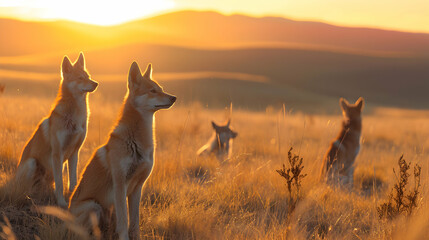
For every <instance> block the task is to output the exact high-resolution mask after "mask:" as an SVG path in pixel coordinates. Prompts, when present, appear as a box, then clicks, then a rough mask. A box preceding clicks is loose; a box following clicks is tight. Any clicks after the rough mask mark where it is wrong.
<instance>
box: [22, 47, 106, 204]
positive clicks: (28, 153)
mask: <svg viewBox="0 0 429 240" xmlns="http://www.w3.org/2000/svg"><path fill="white" fill-rule="evenodd" d="M61 72H62V80H61V84H60V88H59V91H58V97H57V99H56V102H55V104H54V105H53V107H52V109H51V112H50V113H49V115H48V116H47V117H46V118H44V119H42V121H41V122H40V123H39V125H38V126H37V128H36V131H35V132H34V133H33V135H32V136H31V138H30V139H29V140H28V142H27V143H26V145H25V147H24V150H23V152H22V155H21V159H20V161H19V163H18V170H17V173H16V178H17V179H18V180H19V181H23V182H25V183H26V184H28V185H29V186H28V187H32V185H33V184H34V182H37V181H38V180H40V179H47V180H48V182H50V183H51V182H52V180H54V181H55V196H56V199H57V203H58V205H59V206H61V207H67V203H66V201H65V198H64V195H63V178H62V170H63V163H64V162H65V161H68V169H69V179H70V180H69V191H73V189H74V187H75V186H76V183H77V163H78V156H79V151H80V148H81V146H82V144H83V142H84V140H85V138H86V131H87V124H88V115H89V109H88V93H89V92H93V91H95V89H96V88H97V86H98V83H97V82H95V81H93V80H91V79H90V76H89V74H88V72H87V71H86V68H85V58H84V56H83V54H82V53H80V55H79V58H78V60H77V61H76V62H75V63H74V65H72V64H71V62H70V60H69V58H68V57H67V56H65V57H64V59H63V62H62V67H61Z"/></svg>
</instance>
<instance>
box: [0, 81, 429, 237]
mask: <svg viewBox="0 0 429 240" xmlns="http://www.w3.org/2000/svg"><path fill="white" fill-rule="evenodd" d="M167 91H168V89H167ZM178 97H179V99H180V96H178ZM53 101H54V98H50V97H40V96H34V97H28V96H19V95H16V96H13V95H4V96H0V106H1V107H0V166H1V169H0V170H1V171H2V173H1V189H0V190H1V191H0V212H1V213H2V215H3V216H4V217H7V219H8V220H9V221H10V225H9V227H8V225H7V223H6V220H5V219H2V220H1V222H2V226H3V230H2V231H3V232H2V235H0V237H2V238H9V239H13V238H12V236H13V234H12V233H11V231H10V230H12V231H13V233H14V234H15V235H16V236H17V238H18V239H38V238H40V239H82V236H79V235H76V234H75V233H73V232H72V231H71V230H70V229H69V227H70V226H69V224H64V223H63V221H61V220H58V219H57V218H56V217H53V216H50V215H46V214H41V213H38V212H37V209H38V207H39V206H44V205H53V204H54V203H55V200H54V198H53V195H52V189H50V190H49V191H50V193H49V192H48V194H47V195H45V196H44V197H42V198H22V197H18V196H17V195H16V194H14V192H15V190H17V189H19V183H18V185H13V184H12V183H11V182H9V181H8V179H9V178H10V177H11V176H12V175H13V174H14V171H15V169H16V164H17V161H18V159H19V156H20V153H21V150H22V148H23V146H24V144H25V142H26V141H27V139H28V138H29V137H30V135H31V134H32V132H33V130H34V129H35V127H36V125H37V123H38V122H39V121H40V120H41V118H42V117H44V116H45V115H47V114H48V112H49V109H50V106H51V104H52V102H53ZM89 103H90V108H91V116H90V120H89V129H88V136H87V139H86V141H85V143H84V145H83V147H82V150H81V153H80V162H79V170H82V169H83V167H84V165H85V163H86V161H87V160H88V159H89V157H90V155H91V154H92V152H93V151H94V150H95V149H96V148H97V146H99V145H101V144H103V143H104V141H105V140H106V138H107V134H108V132H109V131H110V129H111V126H112V124H113V123H114V121H115V119H116V117H117V114H118V111H119V108H120V104H121V99H117V100H116V101H105V99H103V98H102V97H101V96H99V95H98V94H97V92H96V93H95V94H93V95H90V101H89ZM288 109H289V107H288V106H287V105H286V111H285V112H284V111H282V109H274V108H268V109H267V111H266V112H251V111H246V110H240V109H234V110H233V111H232V126H233V128H234V129H235V130H236V131H238V133H239V136H238V137H237V138H236V141H235V142H234V149H233V157H232V158H231V159H229V160H227V161H224V162H219V161H218V160H217V159H216V158H197V157H196V154H195V152H196V151H197V150H198V148H199V147H200V146H202V145H203V144H204V143H205V142H206V141H207V140H208V138H209V137H210V135H211V134H212V129H211V125H210V120H215V121H217V122H223V121H225V120H226V119H227V117H228V116H229V114H230V111H229V109H217V110H216V109H207V108H205V107H203V106H201V104H198V103H195V104H191V105H184V104H181V103H180V102H179V103H178V104H177V105H175V106H173V107H172V109H170V110H167V111H160V112H158V113H157V114H156V138H157V149H156V163H155V167H154V170H153V173H152V175H151V177H150V178H149V180H148V181H147V183H146V185H145V187H144V189H143V196H142V201H141V206H140V211H141V213H140V230H141V237H142V239H321V238H323V237H325V238H326V239H424V238H425V237H426V236H428V235H427V234H428V233H429V230H428V229H429V209H428V207H429V206H428V203H429V202H428V200H427V196H428V191H427V189H428V183H429V181H428V176H429V174H428V173H429V166H428V158H429V152H428V149H429V138H428V136H429V121H428V118H429V111H415V110H400V109H381V108H380V109H378V108H375V109H373V110H372V111H371V113H366V112H365V110H364V113H363V134H362V135H363V136H362V146H361V152H360V154H359V155H358V157H357V159H356V162H355V165H356V171H355V175H354V178H355V183H354V188H353V189H352V190H351V191H346V190H341V189H333V188H330V187H328V186H326V185H323V184H320V183H318V174H319V169H320V166H321V161H322V157H323V155H324V154H325V151H326V150H327V148H328V145H329V142H330V140H331V139H332V138H333V137H335V136H336V134H337V132H338V131H339V127H340V126H341V115H340V111H339V107H338V114H336V115H306V114H303V113H296V112H293V111H289V110H288ZM290 147H293V148H294V150H293V152H294V153H296V154H299V155H300V156H301V157H303V158H304V170H303V172H304V173H305V174H307V176H306V177H305V178H304V180H303V184H302V190H301V193H302V196H303V199H302V200H301V201H300V202H299V203H298V206H297V208H296V210H295V211H294V212H293V213H288V204H289V203H288V192H287V189H286V186H285V184H284V179H282V178H281V177H280V176H279V175H278V174H277V172H276V171H275V170H276V169H280V168H281V167H282V164H283V163H285V164H287V162H286V160H287V152H288V150H289V148H290ZM401 154H404V156H405V159H407V161H411V162H412V163H413V164H414V163H418V164H419V165H421V166H422V187H421V195H420V197H419V200H418V202H419V204H418V208H417V210H416V211H415V214H414V215H413V216H412V217H410V218H398V219H395V220H394V221H387V220H379V219H378V215H377V211H376V207H377V206H378V205H380V204H381V203H382V202H384V201H385V200H386V198H387V195H388V194H389V192H390V189H391V188H392V186H393V183H394V181H395V175H394V173H393V171H392V168H396V169H397V160H398V158H399V157H400V156H401ZM64 176H66V174H65V175H64ZM65 181H66V180H65Z"/></svg>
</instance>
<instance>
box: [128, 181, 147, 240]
mask: <svg viewBox="0 0 429 240" xmlns="http://www.w3.org/2000/svg"><path fill="white" fill-rule="evenodd" d="M142 187H143V184H139V185H138V186H137V187H136V188H135V189H134V192H133V193H131V194H130V195H129V196H128V210H129V215H130V230H129V234H130V237H131V239H140V211H139V210H140V209H139V207H140V199H141V193H142Z"/></svg>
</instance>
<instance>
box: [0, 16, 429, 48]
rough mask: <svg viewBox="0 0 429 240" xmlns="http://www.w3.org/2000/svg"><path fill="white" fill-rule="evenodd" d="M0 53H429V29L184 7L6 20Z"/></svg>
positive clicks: (1, 23) (2, 21)
mask: <svg viewBox="0 0 429 240" xmlns="http://www.w3.org/2000/svg"><path fill="white" fill-rule="evenodd" d="M0 35H1V36H7V37H2V38H0V56H11V55H27V54H35V53H51V52H58V51H59V52H64V51H77V50H88V49H93V48H101V47H106V46H116V45H124V44H130V43H142V42H144V43H154V44H165V45H174V46H183V47H197V48H225V47H228V48H231V47H232V48H236V47H255V46H256V47H275V48H279V47H281V48H283V47H286V48H301V49H303V48H304V49H306V48H311V49H315V48H322V49H328V50H331V51H341V52H344V51H346V52H350V51H354V52H356V53H363V54H391V53H402V54H404V53H407V54H425V55H426V54H429V34H418V33H406V32H397V31H386V30H379V29H369V28H350V27H339V26H333V25H329V24H324V23H318V22H306V21H292V20H288V19H284V18H278V17H264V18H254V17H248V16H243V15H232V16H225V15H222V14H219V13H215V12H195V11H181V12H173V13H168V14H164V15H159V16H156V17H153V18H149V19H143V20H139V21H134V22H129V23H125V24H122V25H118V26H111V27H101V26H92V25H85V24H79V23H71V22H66V21H58V22H22V21H17V20H10V19H0Z"/></svg>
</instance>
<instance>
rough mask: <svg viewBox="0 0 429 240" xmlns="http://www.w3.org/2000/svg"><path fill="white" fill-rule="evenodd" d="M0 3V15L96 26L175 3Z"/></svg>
mask: <svg viewBox="0 0 429 240" xmlns="http://www.w3.org/2000/svg"><path fill="white" fill-rule="evenodd" d="M0 6H1V8H0V15H3V16H9V17H17V18H20V19H26V20H27V19H34V18H39V19H45V20H56V19H65V20H72V21H76V22H82V23H89V24H96V25H115V24H120V23H124V22H127V21H131V20H135V19H138V18H142V17H146V16H150V15H153V14H157V13H159V12H162V11H166V10H169V9H171V8H173V7H174V6H175V3H174V2H173V1H171V0H157V1H151V2H148V1H137V0H122V1H99V0H97V1H86V0H74V1H56V0H41V1H30V0H0Z"/></svg>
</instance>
